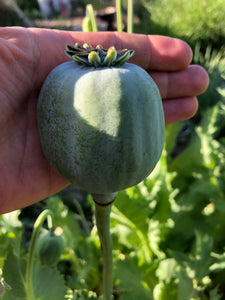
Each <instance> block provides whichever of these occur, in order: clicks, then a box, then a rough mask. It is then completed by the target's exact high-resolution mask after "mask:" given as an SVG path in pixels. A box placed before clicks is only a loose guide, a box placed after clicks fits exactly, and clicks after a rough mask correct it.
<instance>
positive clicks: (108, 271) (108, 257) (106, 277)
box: [95, 202, 113, 300]
mask: <svg viewBox="0 0 225 300" xmlns="http://www.w3.org/2000/svg"><path fill="white" fill-rule="evenodd" d="M111 207H112V202H110V203H109V204H108V205H104V206H103V205H101V204H99V203H96V202H95V218H96V226H97V230H98V235H99V239H100V242H101V250H102V259H103V299H104V300H111V299H113V298H112V291H113V276H112V268H113V258H112V238H111V234H110V212H111Z"/></svg>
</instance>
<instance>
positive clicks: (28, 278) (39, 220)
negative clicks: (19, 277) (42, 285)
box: [26, 209, 55, 300]
mask: <svg viewBox="0 0 225 300" xmlns="http://www.w3.org/2000/svg"><path fill="white" fill-rule="evenodd" d="M46 218H47V221H48V228H49V229H50V231H51V232H53V231H54V229H55V224H54V216H53V213H52V211H50V210H48V209H46V210H44V211H43V212H42V213H41V214H40V215H39V216H38V218H37V220H36V221H35V223H34V229H33V232H32V236H31V245H30V251H29V253H28V258H27V266H26V294H27V300H34V299H35V297H34V291H33V284H32V273H33V262H34V254H35V246H36V241H37V238H38V235H39V231H40V229H41V226H42V225H43V223H44V221H45V220H46Z"/></svg>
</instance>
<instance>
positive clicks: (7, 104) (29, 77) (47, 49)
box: [0, 27, 208, 213]
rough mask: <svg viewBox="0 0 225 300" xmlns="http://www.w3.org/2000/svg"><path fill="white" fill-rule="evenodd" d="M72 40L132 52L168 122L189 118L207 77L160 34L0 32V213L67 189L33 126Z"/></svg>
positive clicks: (185, 51) (182, 47)
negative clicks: (49, 78)
mask: <svg viewBox="0 0 225 300" xmlns="http://www.w3.org/2000/svg"><path fill="white" fill-rule="evenodd" d="M75 42H79V43H81V44H83V43H84V42H88V43H90V44H91V45H92V46H96V44H101V45H102V46H104V47H109V46H112V45H114V46H115V47H116V48H117V49H122V48H128V49H133V50H135V55H134V57H133V58H132V59H131V62H133V63H136V64H138V65H140V66H141V67H143V68H145V69H146V70H147V71H148V72H149V74H150V75H151V76H152V77H153V79H154V80H155V82H156V84H157V85H158V87H159V90H160V93H161V96H162V98H163V106H164V112H165V120H166V123H167V124H168V123H172V122H177V121H181V120H185V119H188V118H190V117H192V116H193V115H194V114H195V112H196V110H197V107H198V104H197V103H198V102H197V99H196V95H198V94H200V93H202V92H204V91H205V89H206V88H207V85H208V75H207V73H206V72H205V70H204V69H203V68H201V67H200V66H189V64H190V62H191V59H192V52H191V50H190V48H189V46H187V44H186V43H184V42H182V41H180V40H177V39H172V38H168V37H163V36H145V35H129V34H126V33H118V32H116V33H112V32H105V33H83V32H69V31H55V30H48V29H39V28H32V29H25V28H17V27H11V28H10V27H9V28H0V47H1V51H0V53H1V58H0V70H1V73H0V99H1V101H0V111H1V116H0V170H1V174H0V213H5V212H9V211H12V210H15V209H18V208H22V207H25V206H27V205H31V204H32V203H35V202H38V201H40V200H42V199H44V198H46V197H48V196H50V195H52V194H55V193H57V192H58V191H59V190H61V189H63V188H64V187H66V186H67V185H68V182H67V181H66V180H65V179H63V178H62V177H61V176H60V175H58V174H57V173H56V172H55V171H54V170H53V169H52V168H51V166H50V165H49V164H48V162H47V160H46V159H45V157H44V155H43V152H42V149H41V144H40V140H39V135H38V129H37V122H36V107H37V98H38V94H39V91H40V88H41V85H42V84H43V82H44V80H45V78H46V76H47V75H48V73H49V72H50V71H51V70H52V69H53V68H54V67H55V66H56V65H58V64H60V63H62V62H64V61H66V60H68V58H67V56H66V55H65V53H64V50H65V45H66V44H70V45H73V44H74V43H75Z"/></svg>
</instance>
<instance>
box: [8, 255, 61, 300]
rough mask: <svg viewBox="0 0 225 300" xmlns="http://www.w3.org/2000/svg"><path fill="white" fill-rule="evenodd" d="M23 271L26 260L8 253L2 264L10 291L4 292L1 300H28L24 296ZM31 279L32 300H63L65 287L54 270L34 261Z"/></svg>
mask: <svg viewBox="0 0 225 300" xmlns="http://www.w3.org/2000/svg"><path fill="white" fill-rule="evenodd" d="M25 269H26V260H25V259H22V258H19V257H18V256H16V255H15V254H14V253H13V252H12V251H10V252H9V254H8V257H7V259H6V261H5V264H4V268H3V277H4V280H5V281H6V282H7V284H9V285H10V286H11V288H12V289H11V290H6V291H5V294H4V295H3V298H2V300H12V299H15V300H29V299H27V296H26V287H25V286H26V282H25ZM32 279H33V280H32V281H33V290H34V296H35V299H34V300H45V299H54V300H62V299H64V295H65V293H66V287H65V285H64V280H63V278H62V276H61V275H60V274H59V273H58V271H57V269H56V268H51V269H48V268H44V267H42V266H41V265H40V263H39V262H38V261H36V260H35V261H34V272H33V278H32Z"/></svg>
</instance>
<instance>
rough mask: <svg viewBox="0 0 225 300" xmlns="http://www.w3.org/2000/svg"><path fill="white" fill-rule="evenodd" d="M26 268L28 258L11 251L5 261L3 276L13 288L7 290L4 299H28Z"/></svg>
mask: <svg viewBox="0 0 225 300" xmlns="http://www.w3.org/2000/svg"><path fill="white" fill-rule="evenodd" d="M25 268H26V260H25V259H20V258H19V257H18V256H16V255H15V254H14V253H13V252H12V251H10V252H9V253H8V256H7V258H6V260H5V263H4V267H3V278H4V280H5V281H6V282H7V284H9V285H10V286H11V288H12V289H11V290H6V291H5V294H4V295H3V297H2V300H12V299H15V300H26V291H25V281H24V278H25Z"/></svg>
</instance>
